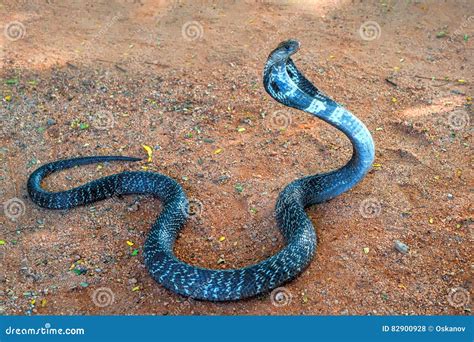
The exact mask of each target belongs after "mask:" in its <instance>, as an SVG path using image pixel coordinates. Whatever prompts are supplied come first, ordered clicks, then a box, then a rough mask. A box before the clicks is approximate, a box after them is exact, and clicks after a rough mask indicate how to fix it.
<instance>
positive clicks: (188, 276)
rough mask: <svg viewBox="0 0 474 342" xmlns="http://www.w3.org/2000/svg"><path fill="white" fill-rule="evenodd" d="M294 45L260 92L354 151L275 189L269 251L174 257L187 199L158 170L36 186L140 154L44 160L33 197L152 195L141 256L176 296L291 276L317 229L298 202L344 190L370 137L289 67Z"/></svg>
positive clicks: (76, 200) (51, 204)
mask: <svg viewBox="0 0 474 342" xmlns="http://www.w3.org/2000/svg"><path fill="white" fill-rule="evenodd" d="M299 48H300V44H299V42H298V41H296V40H287V41H284V42H282V43H280V44H279V45H278V47H277V48H276V49H275V50H273V51H272V52H271V53H270V55H269V57H268V59H267V62H266V64H265V68H264V72H263V84H264V87H265V89H266V91H267V92H268V94H269V95H270V96H271V97H272V98H274V99H275V100H276V101H278V102H280V103H281V104H283V105H285V106H288V107H293V108H296V109H299V110H301V111H304V112H307V113H309V114H311V115H313V116H315V117H317V118H319V119H322V120H324V121H326V122H327V123H329V124H330V125H332V126H334V127H336V128H337V129H339V130H340V131H342V132H343V133H344V134H345V135H346V136H347V137H348V138H349V140H350V141H351V143H352V146H353V154H352V157H351V158H350V160H349V161H348V162H347V163H346V164H345V165H344V166H342V167H340V168H339V169H337V170H334V171H330V172H327V173H320V174H316V175H311V176H307V177H304V178H300V179H296V180H294V181H293V182H291V183H290V184H288V185H287V186H286V187H285V188H284V189H283V191H281V193H280V194H279V196H278V199H277V202H276V206H275V217H276V222H277V224H278V227H279V229H280V230H281V233H282V235H283V237H284V241H285V245H284V247H283V248H282V249H281V250H280V251H279V252H277V253H276V254H274V255H273V256H271V257H269V258H267V259H266V260H263V261H261V262H259V263H257V264H254V265H250V266H247V267H244V268H239V269H224V270H216V269H208V268H202V267H197V266H194V265H190V264H187V263H185V262H183V261H182V260H179V259H178V258H177V257H176V256H175V254H174V252H173V246H174V244H175V241H176V239H177V236H178V234H179V232H180V230H181V228H182V227H183V225H184V223H185V222H186V220H187V217H188V213H187V207H188V199H187V197H186V194H185V193H184V191H183V189H182V187H181V186H180V185H179V184H178V183H177V182H176V181H175V180H173V179H171V178H169V177H167V176H165V175H162V174H159V173H155V172H144V171H127V172H122V173H118V174H114V175H111V176H107V177H103V178H100V179H97V180H94V181H92V182H89V183H87V184H84V185H81V186H79V187H76V188H73V189H71V190H67V191H61V192H49V191H46V190H44V189H43V188H41V184H40V183H41V181H42V179H43V178H44V177H46V176H47V175H49V174H51V173H52V172H56V171H60V170H64V169H68V168H71V167H73V166H77V165H85V164H91V163H98V162H106V161H138V160H140V158H134V157H124V156H93V157H80V158H73V159H67V160H59V161H54V162H51V163H49V164H46V165H43V166H41V167H40V168H38V169H37V170H36V171H34V172H33V173H32V174H31V176H30V177H29V179H28V184H27V187H28V193H29V195H30V197H31V199H32V201H34V202H35V203H36V204H38V205H39V206H41V207H44V208H49V209H68V208H73V207H76V206H79V205H85V204H89V203H93V202H96V201H99V200H103V199H106V198H109V197H111V196H113V195H128V194H148V195H151V196H154V197H156V198H158V199H159V200H160V201H161V202H162V204H163V207H162V210H161V212H160V214H159V215H158V217H157V219H156V221H155V222H154V223H153V225H152V227H151V229H150V232H149V234H148V236H147V238H146V241H145V244H144V247H143V256H144V263H145V265H146V267H147V269H148V271H149V273H150V275H151V276H152V277H153V279H155V280H156V281H157V282H158V283H160V284H162V285H163V286H164V287H166V288H167V289H169V290H171V291H173V292H175V293H178V294H180V295H183V296H189V297H192V298H195V299H200V300H210V301H229V300H239V299H243V298H247V297H252V296H256V295H258V294H261V293H265V292H268V291H270V290H272V289H274V288H276V287H278V286H280V285H282V284H284V283H286V282H288V281H290V280H292V279H294V278H295V277H296V276H298V275H299V274H300V273H301V272H303V271H304V270H305V268H306V267H307V266H308V265H309V263H310V262H311V260H312V258H313V255H314V253H315V250H316V245H317V237H316V232H315V229H314V227H313V224H312V222H311V220H310V219H309V217H308V215H307V214H306V212H305V208H307V207H309V206H312V205H315V204H318V203H321V202H325V201H328V200H330V199H332V198H334V197H336V196H338V195H340V194H342V193H343V192H345V191H347V190H349V189H351V188H352V187H353V186H354V185H356V184H357V183H358V182H360V181H361V180H362V179H363V177H364V176H365V174H366V173H367V172H368V170H369V169H370V167H371V165H372V162H373V159H374V143H373V140H372V136H371V135H370V133H369V131H368V130H367V128H366V126H365V125H364V124H363V123H362V122H361V121H360V120H359V119H357V118H356V117H355V116H354V115H352V114H351V113H350V112H349V111H348V110H347V109H345V108H344V107H343V106H341V105H339V104H338V103H337V102H335V101H334V100H332V99H331V98H329V97H328V96H327V95H325V94H324V93H322V92H321V91H319V90H318V89H317V88H316V87H315V86H314V85H313V84H311V82H309V81H308V80H307V79H306V78H305V77H304V76H303V75H302V74H301V73H300V71H299V70H298V69H297V68H296V66H295V64H294V63H293V61H292V59H291V58H290V57H291V56H292V55H293V54H294V53H295V52H297V51H298V50H299Z"/></svg>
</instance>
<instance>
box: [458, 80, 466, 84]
mask: <svg viewBox="0 0 474 342" xmlns="http://www.w3.org/2000/svg"><path fill="white" fill-rule="evenodd" d="M458 82H459V83H461V84H464V83H466V80H458Z"/></svg>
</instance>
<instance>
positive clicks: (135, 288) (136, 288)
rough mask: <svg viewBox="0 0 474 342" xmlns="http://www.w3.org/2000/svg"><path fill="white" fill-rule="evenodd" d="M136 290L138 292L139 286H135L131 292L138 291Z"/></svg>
mask: <svg viewBox="0 0 474 342" xmlns="http://www.w3.org/2000/svg"><path fill="white" fill-rule="evenodd" d="M138 290H140V286H135V287H134V288H133V289H132V291H133V292H136V291H138Z"/></svg>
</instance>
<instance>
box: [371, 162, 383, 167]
mask: <svg viewBox="0 0 474 342" xmlns="http://www.w3.org/2000/svg"><path fill="white" fill-rule="evenodd" d="M372 166H373V167H382V164H378V163H375V164H372Z"/></svg>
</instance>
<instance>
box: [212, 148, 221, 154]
mask: <svg viewBox="0 0 474 342" xmlns="http://www.w3.org/2000/svg"><path fill="white" fill-rule="evenodd" d="M221 152H222V148H218V149H217V150H215V151H214V154H219V153H221Z"/></svg>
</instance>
